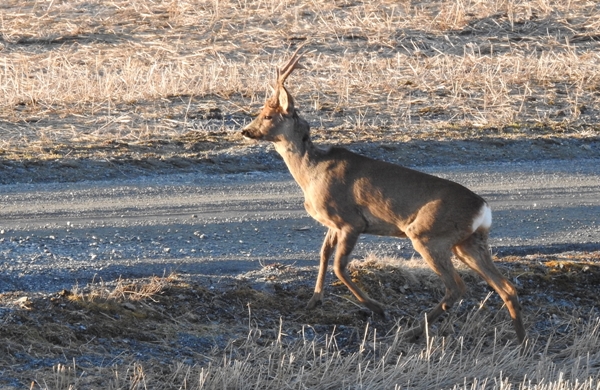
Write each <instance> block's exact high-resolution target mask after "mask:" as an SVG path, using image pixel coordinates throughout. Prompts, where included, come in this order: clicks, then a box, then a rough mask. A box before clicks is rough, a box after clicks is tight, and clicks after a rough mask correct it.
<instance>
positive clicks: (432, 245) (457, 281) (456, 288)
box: [405, 238, 466, 339]
mask: <svg viewBox="0 0 600 390" xmlns="http://www.w3.org/2000/svg"><path fill="white" fill-rule="evenodd" d="M412 243H413V246H414V248H415V250H416V251H417V252H419V253H420V254H421V256H422V257H423V259H424V260H425V261H426V262H427V264H428V265H429V266H430V267H431V269H433V271H434V272H435V273H436V274H437V275H438V276H439V277H440V279H442V282H443V283H444V286H445V287H446V294H445V295H444V298H442V300H441V301H440V303H438V304H437V306H435V307H434V308H433V309H432V310H431V311H430V312H429V313H427V316H426V318H427V320H426V321H423V322H421V323H420V324H419V325H418V326H416V327H415V328H412V329H410V330H409V331H408V332H407V333H406V334H405V336H406V337H407V338H409V339H416V338H417V337H419V336H420V335H421V334H422V333H423V332H424V331H425V327H426V326H427V325H428V324H431V323H432V322H433V321H435V320H436V319H437V318H438V317H439V316H441V315H442V314H443V313H444V312H445V311H447V310H449V309H450V308H451V307H452V305H454V303H455V302H456V301H457V300H459V299H460V297H461V296H462V295H463V294H464V293H465V291H466V287H465V283H464V282H463V280H462V279H461V277H460V275H459V274H458V272H457V271H456V269H455V268H454V265H453V264H452V260H451V259H452V251H451V249H450V245H448V244H447V243H446V242H445V241H444V240H428V241H424V240H420V239H416V238H413V239H412Z"/></svg>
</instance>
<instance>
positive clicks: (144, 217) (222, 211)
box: [0, 160, 600, 292]
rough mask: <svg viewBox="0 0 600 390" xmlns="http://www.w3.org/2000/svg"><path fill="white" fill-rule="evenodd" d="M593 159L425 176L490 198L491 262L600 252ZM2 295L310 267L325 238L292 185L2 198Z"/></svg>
mask: <svg viewBox="0 0 600 390" xmlns="http://www.w3.org/2000/svg"><path fill="white" fill-rule="evenodd" d="M599 163H600V161H598V160H571V161H540V162H526V163H506V164H478V165H471V166H468V167H466V166H456V167H422V168H421V169H422V170H424V171H427V172H430V173H434V174H437V175H440V176H444V177H447V178H450V179H452V180H455V181H458V182H460V183H463V184H465V185H467V186H468V187H470V188H471V189H473V190H475V191H476V192H477V193H479V194H481V195H483V196H484V197H485V198H486V199H488V201H490V203H491V205H492V208H493V210H494V225H493V233H492V245H493V250H494V251H495V252H496V253H499V254H502V255H506V254H526V253H536V252H543V253H558V252H564V251H570V250H599V249H600V229H599V227H598V225H599V217H598V216H599V215H600V171H599V170H598V165H599ZM0 202H1V204H2V207H1V208H0V221H1V222H0V292H6V291H16V290H22V291H32V292H33V291H47V292H53V291H58V290H60V289H62V288H71V287H72V286H73V285H74V284H76V283H80V284H86V283H88V282H90V281H92V280H93V279H95V280H96V281H97V280H99V279H100V278H102V279H103V280H112V279H115V278H118V277H119V276H122V277H125V278H133V277H143V276H150V275H153V274H155V275H162V274H164V273H170V272H171V271H176V272H180V273H190V274H197V275H213V276H214V277H215V278H219V277H221V276H228V275H235V274H238V273H241V272H247V271H249V270H252V269H256V268H259V267H260V266H261V264H265V263H267V264H268V263H275V262H277V263H284V264H291V263H294V264H297V265H315V266H316V261H315V260H316V259H317V253H318V249H319V247H320V244H321V240H322V238H323V233H324V229H323V228H322V227H320V226H319V225H318V224H317V223H315V222H314V221H313V220H312V219H310V218H309V217H308V215H307V214H306V212H305V211H304V210H303V206H302V193H301V191H300V189H299V188H298V187H297V185H296V184H295V183H294V182H292V181H291V178H290V177H289V175H287V174H282V173H251V174H235V175H202V174H186V175H165V176H156V177H143V178H136V179H132V180H119V181H117V180H113V181H106V182H79V183H60V184H48V183H46V184H14V185H5V186H2V187H0ZM370 252H375V253H377V254H380V255H392V256H404V257H410V256H412V255H413V254H414V252H413V251H412V248H411V246H410V243H409V242H408V241H406V240H397V239H389V238H380V237H368V236H363V238H361V241H360V242H359V245H358V246H357V248H356V250H355V252H354V256H355V257H357V258H360V257H363V256H365V255H367V254H368V253H370Z"/></svg>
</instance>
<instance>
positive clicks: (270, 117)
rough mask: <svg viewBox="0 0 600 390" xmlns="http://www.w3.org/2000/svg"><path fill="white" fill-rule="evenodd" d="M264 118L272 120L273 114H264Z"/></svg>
mask: <svg viewBox="0 0 600 390" xmlns="http://www.w3.org/2000/svg"><path fill="white" fill-rule="evenodd" d="M263 119H266V120H268V121H270V120H271V119H273V117H272V116H271V115H265V116H263Z"/></svg>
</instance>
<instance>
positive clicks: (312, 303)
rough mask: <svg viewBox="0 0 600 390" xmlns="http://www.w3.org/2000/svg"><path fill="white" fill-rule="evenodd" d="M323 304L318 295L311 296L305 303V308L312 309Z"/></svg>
mask: <svg viewBox="0 0 600 390" xmlns="http://www.w3.org/2000/svg"><path fill="white" fill-rule="evenodd" d="M322 304H323V301H322V300H321V298H320V297H315V296H313V297H312V298H311V299H310V301H308V303H307V304H306V308H307V309H308V310H312V309H314V308H316V307H317V306H321V305H322Z"/></svg>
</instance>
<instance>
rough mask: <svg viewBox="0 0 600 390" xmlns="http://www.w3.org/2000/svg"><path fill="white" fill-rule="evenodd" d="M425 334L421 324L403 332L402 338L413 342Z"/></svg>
mask: <svg viewBox="0 0 600 390" xmlns="http://www.w3.org/2000/svg"><path fill="white" fill-rule="evenodd" d="M422 335H423V327H422V326H421V325H419V326H415V327H414V328H412V329H409V330H407V331H406V332H404V333H403V334H402V338H403V339H405V340H406V341H409V342H411V343H416V342H417V340H418V339H419V337H421V336H422Z"/></svg>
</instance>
